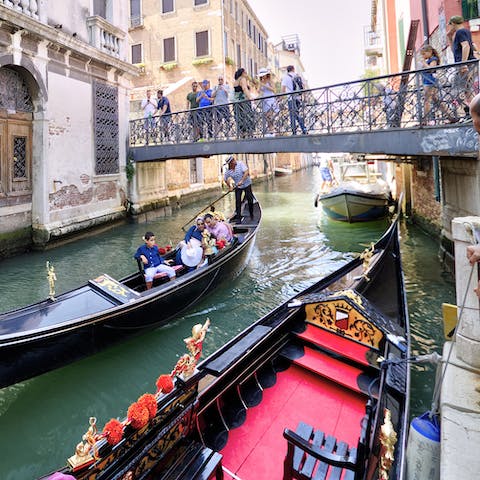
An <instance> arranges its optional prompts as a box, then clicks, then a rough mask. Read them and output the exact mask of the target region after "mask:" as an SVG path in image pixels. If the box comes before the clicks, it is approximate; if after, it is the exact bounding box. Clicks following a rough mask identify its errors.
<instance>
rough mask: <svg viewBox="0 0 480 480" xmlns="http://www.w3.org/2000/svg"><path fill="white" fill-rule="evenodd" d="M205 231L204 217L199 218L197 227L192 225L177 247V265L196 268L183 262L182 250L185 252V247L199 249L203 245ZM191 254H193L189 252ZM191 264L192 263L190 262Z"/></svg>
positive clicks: (196, 223)
mask: <svg viewBox="0 0 480 480" xmlns="http://www.w3.org/2000/svg"><path fill="white" fill-rule="evenodd" d="M204 230H205V222H204V220H203V217H197V221H196V222H195V225H192V226H191V227H190V228H189V229H188V230H187V233H186V234H185V237H184V239H183V240H182V241H181V242H180V243H179V244H178V245H177V248H176V251H177V253H176V254H175V263H176V264H177V265H186V266H187V267H190V268H191V269H192V267H195V266H196V265H187V264H186V263H184V262H183V261H182V250H184V247H185V246H189V247H197V246H199V245H201V243H202V233H203V231H204ZM189 253H190V254H191V253H193V252H189ZM188 263H191V262H188Z"/></svg>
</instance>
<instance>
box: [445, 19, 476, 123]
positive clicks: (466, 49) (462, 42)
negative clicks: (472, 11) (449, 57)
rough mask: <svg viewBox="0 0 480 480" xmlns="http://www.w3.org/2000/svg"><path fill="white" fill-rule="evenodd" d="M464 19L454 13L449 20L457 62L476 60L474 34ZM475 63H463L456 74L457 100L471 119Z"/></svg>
mask: <svg viewBox="0 0 480 480" xmlns="http://www.w3.org/2000/svg"><path fill="white" fill-rule="evenodd" d="M464 21H465V20H464V19H463V17H461V16H460V15H454V16H453V17H451V18H450V20H449V21H448V25H449V26H450V30H449V31H448V33H447V36H448V37H450V39H451V41H452V51H453V58H454V60H455V63H462V62H466V61H467V60H474V59H475V55H474V54H473V52H474V50H476V47H475V45H474V43H473V41H472V34H471V33H470V30H467V29H466V28H465V27H464V26H463V23H464ZM473 77H474V72H473V65H462V66H460V67H458V71H457V73H456V75H455V79H454V85H455V87H456V88H457V89H458V90H459V95H458V97H457V101H458V102H459V103H460V105H462V104H463V105H462V106H463V109H464V110H465V119H464V120H470V110H469V104H470V101H471V100H472V98H473V80H474V78H473Z"/></svg>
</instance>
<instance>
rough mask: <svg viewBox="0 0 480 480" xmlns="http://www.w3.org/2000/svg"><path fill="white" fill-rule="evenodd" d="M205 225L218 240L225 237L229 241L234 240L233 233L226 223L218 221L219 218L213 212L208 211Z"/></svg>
mask: <svg viewBox="0 0 480 480" xmlns="http://www.w3.org/2000/svg"><path fill="white" fill-rule="evenodd" d="M205 225H206V227H207V230H208V231H209V232H210V233H211V234H212V235H213V236H214V237H215V238H216V239H217V240H222V239H223V240H226V241H227V242H231V241H232V238H233V235H232V232H231V231H230V229H229V228H228V226H227V225H226V223H224V222H219V221H217V219H216V218H215V217H214V216H213V215H212V214H211V213H207V214H206V215H205Z"/></svg>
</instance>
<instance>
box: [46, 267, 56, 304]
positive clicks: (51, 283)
mask: <svg viewBox="0 0 480 480" xmlns="http://www.w3.org/2000/svg"><path fill="white" fill-rule="evenodd" d="M47 278H48V288H49V294H48V297H49V298H50V300H52V301H53V300H55V282H56V281H57V275H56V274H55V268H54V267H53V265H50V262H49V261H47Z"/></svg>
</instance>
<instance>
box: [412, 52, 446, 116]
mask: <svg viewBox="0 0 480 480" xmlns="http://www.w3.org/2000/svg"><path fill="white" fill-rule="evenodd" d="M420 54H421V56H422V67H423V68H432V67H436V66H437V65H440V56H439V54H438V52H437V51H436V50H435V49H434V48H433V47H432V46H431V45H424V46H423V47H422V48H421V49H420ZM422 84H423V91H424V97H425V112H424V115H423V120H422V122H421V123H422V125H435V111H434V110H433V111H432V107H434V108H435V107H440V110H441V111H442V113H443V114H444V117H443V119H444V120H447V119H448V121H449V122H450V123H453V122H454V121H455V118H454V117H453V116H452V114H451V113H450V112H449V110H448V107H447V105H446V104H445V102H443V101H442V100H441V99H440V98H439V96H438V80H437V79H436V77H435V73H434V70H429V71H428V72H422Z"/></svg>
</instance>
